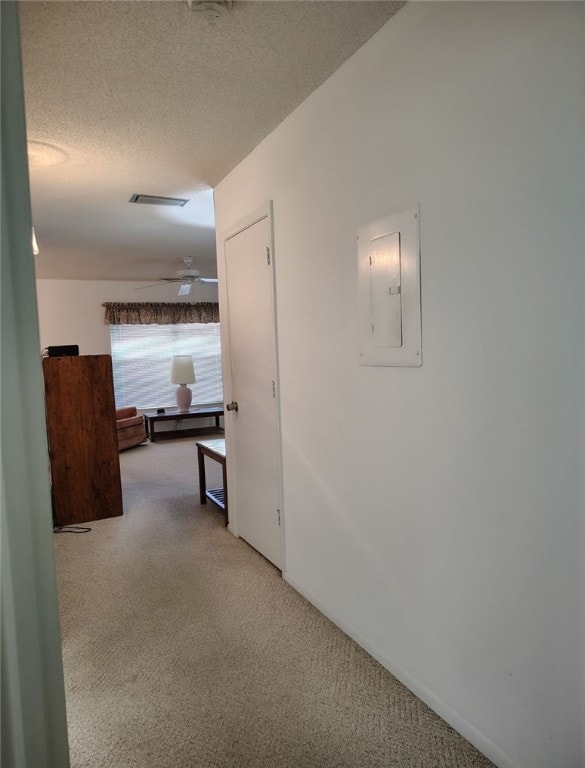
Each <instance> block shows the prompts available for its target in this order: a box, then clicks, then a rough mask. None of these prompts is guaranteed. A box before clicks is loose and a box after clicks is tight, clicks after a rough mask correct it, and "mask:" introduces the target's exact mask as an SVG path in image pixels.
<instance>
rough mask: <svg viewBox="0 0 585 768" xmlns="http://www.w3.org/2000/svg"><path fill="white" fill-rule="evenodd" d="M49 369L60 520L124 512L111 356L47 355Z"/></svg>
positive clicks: (47, 378) (49, 427) (46, 373)
mask: <svg viewBox="0 0 585 768" xmlns="http://www.w3.org/2000/svg"><path fill="white" fill-rule="evenodd" d="M43 374H44V379H45V402H46V412H47V434H48V439H49V457H50V466H51V482H52V488H53V516H54V520H55V523H56V524H59V525H71V524H77V523H86V522H88V521H90V520H100V519H102V518H105V517H116V516H117V515H121V514H122V485H121V481H120V458H119V454H118V441H117V437H116V411H115V404H114V384H113V377H112V359H111V357H110V356H109V355H81V356H75V357H45V358H43Z"/></svg>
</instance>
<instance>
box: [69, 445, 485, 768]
mask: <svg viewBox="0 0 585 768" xmlns="http://www.w3.org/2000/svg"><path fill="white" fill-rule="evenodd" d="M194 443H195V441H194V440H193V439H183V440H174V441H166V442H159V443H155V444H154V445H146V446H143V447H140V448H135V449H132V450H130V451H127V452H125V453H123V454H122V455H121V464H122V476H123V486H124V505H125V514H124V516H123V517H121V518H114V519H111V520H103V521H98V522H95V523H91V524H90V525H91V527H92V531H91V533H87V534H79V535H74V534H59V535H55V537H54V538H55V546H56V552H57V563H58V572H59V582H60V600H61V613H62V630H63V653H64V664H65V678H66V688H67V708H68V717H69V731H70V743H71V756H72V761H71V764H72V766H73V767H74V768H106V767H107V768H130V767H132V768H134V767H135V768H239V767H240V766H248V767H249V768H374V766H380V767H382V766H384V767H385V768H390V767H391V766H392V767H393V766H396V767H398V768H423V767H424V768H440V767H441V766H446V767H447V766H448V767H449V768H471V767H472V766H473V768H488V766H491V765H492V764H491V763H490V762H489V761H488V760H487V759H486V758H484V757H482V756H481V755H480V754H479V753H478V752H477V751H476V750H475V749H474V748H473V747H472V746H471V745H470V744H468V743H467V742H466V741H465V740H464V739H463V738H461V737H460V736H459V735H458V734H457V733H455V732H454V731H453V730H452V729H451V728H450V727H449V726H448V725H447V724H446V723H444V722H443V721H442V720H441V719H440V718H439V717H437V716H436V715H435V714H433V712H431V711H430V710H429V709H428V708H427V707H426V706H425V705H424V704H422V703H421V702H420V701H419V700H418V699H417V698H416V697H415V696H413V695H412V694H411V693H409V692H408V691H407V690H406V689H405V688H404V687H403V686H402V685H401V684H400V683H398V682H397V681H396V680H395V679H394V678H393V677H392V676H391V675H390V674H389V673H388V672H386V671H385V670H384V669H383V668H382V667H381V666H380V665H379V664H378V663H377V662H375V661H374V660H373V659H372V658H370V657H369V656H368V654H367V653H365V652H364V651H362V650H361V649H360V648H359V647H358V646H357V645H356V644H355V643H354V642H352V641H351V640H350V639H349V638H348V637H347V636H346V635H344V634H343V632H341V631H340V630H338V629H337V628H336V627H334V626H333V625H332V624H331V623H330V622H329V621H328V620H327V619H325V618H324V617H323V616H322V615H321V614H319V612H318V611H317V610H315V609H314V608H313V607H312V606H311V605H309V604H308V603H307V601H306V600H304V599H303V598H302V597H300V596H299V595H298V594H297V593H296V592H295V591H294V590H293V589H292V588H290V587H289V586H288V585H287V584H286V583H285V582H284V581H283V580H282V579H281V578H280V574H279V572H278V571H277V570H275V569H274V568H273V567H272V566H271V565H270V564H269V563H268V562H266V561H265V560H264V559H263V558H262V557H261V556H260V555H258V554H257V553H256V552H255V551H254V550H252V549H251V548H250V547H249V546H248V545H247V544H245V543H244V542H243V541H241V540H237V539H235V538H234V537H233V536H231V534H229V533H228V532H227V531H226V529H225V528H224V526H223V516H222V513H221V512H220V511H219V510H218V509H217V508H216V507H214V506H213V505H211V504H208V505H206V506H200V505H199V503H198V498H199V496H198V488H197V472H196V456H195V447H194ZM208 466H209V475H210V477H211V479H212V481H213V480H215V481H216V482H217V483H218V484H219V480H220V471H219V469H220V468H219V465H217V464H215V463H213V462H211V463H210V464H209V465H208Z"/></svg>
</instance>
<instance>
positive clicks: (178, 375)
mask: <svg viewBox="0 0 585 768" xmlns="http://www.w3.org/2000/svg"><path fill="white" fill-rule="evenodd" d="M194 382H195V369H194V368H193V358H192V357H191V355H175V356H174V357H173V362H172V363H171V384H193V383H194Z"/></svg>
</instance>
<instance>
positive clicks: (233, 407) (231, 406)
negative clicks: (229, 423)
mask: <svg viewBox="0 0 585 768" xmlns="http://www.w3.org/2000/svg"><path fill="white" fill-rule="evenodd" d="M226 408H227V410H228V411H235V412H236V413H237V412H238V404H237V402H236V401H235V400H232V402H231V403H228V404H227V405H226Z"/></svg>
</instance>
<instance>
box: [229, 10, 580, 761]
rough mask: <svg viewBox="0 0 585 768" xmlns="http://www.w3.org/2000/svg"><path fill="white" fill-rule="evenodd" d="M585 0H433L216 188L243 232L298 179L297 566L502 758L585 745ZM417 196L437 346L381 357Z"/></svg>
mask: <svg viewBox="0 0 585 768" xmlns="http://www.w3.org/2000/svg"><path fill="white" fill-rule="evenodd" d="M584 11H585V9H584V8H583V6H582V5H581V4H579V3H556V2H551V3H517V4H508V3H446V4H443V3H435V2H433V3H422V2H419V3H411V4H409V5H408V6H406V7H405V8H404V9H403V10H401V11H400V12H399V14H398V15H397V16H396V17H395V18H394V19H393V20H391V21H390V22H389V23H388V24H387V25H386V26H385V27H384V28H383V29H382V30H381V31H380V32H379V33H378V34H377V35H376V36H375V37H374V38H373V39H372V40H370V41H369V42H368V43H367V44H366V45H365V46H364V47H363V48H362V49H360V50H359V51H358V52H357V53H356V54H355V55H354V56H353V57H352V58H351V59H350V60H349V61H348V62H346V64H345V65H343V66H342V67H341V69H340V70H338V71H337V72H336V73H335V74H334V75H333V76H332V77H331V78H330V79H329V80H328V81H327V82H326V83H325V84H324V85H323V86H322V87H321V88H320V89H318V90H317V91H316V92H315V93H314V94H313V95H312V96H311V97H309V99H307V100H306V101H305V102H304V103H303V104H302V105H301V106H300V107H299V108H298V109H297V110H296V111H295V112H294V113H293V114H292V115H291V116H290V117H289V118H288V119H287V120H286V121H285V122H284V123H283V124H281V125H280V126H279V127H278V128H277V129H276V130H275V131H274V132H273V133H272V134H271V135H270V136H269V137H268V138H267V139H266V140H265V141H264V142H263V143H262V144H261V145H260V146H259V147H258V148H257V149H256V150H255V151H254V152H253V153H252V154H251V155H250V156H249V157H248V158H247V159H246V160H245V161H244V162H242V163H241V164H240V165H239V166H238V167H237V168H236V169H235V170H234V171H233V172H232V173H231V174H230V175H229V176H228V177H227V178H226V179H225V180H224V181H222V183H221V184H220V185H219V187H218V188H217V190H216V217H217V226H218V232H219V233H220V237H219V239H218V245H219V253H223V248H222V243H221V232H222V230H224V229H226V228H227V227H229V226H230V225H231V224H233V223H234V222H237V221H238V220H240V219H242V218H243V217H245V216H246V215H247V214H248V213H249V212H251V211H253V210H254V209H255V208H257V207H258V206H259V205H260V204H262V203H264V202H266V200H268V199H272V200H273V201H274V222H275V264H276V283H277V302H278V325H279V349H280V364H281V381H280V388H281V399H282V403H281V404H282V432H283V461H284V501H285V504H284V520H285V539H286V562H287V572H286V574H285V576H286V578H287V579H288V580H289V581H290V582H291V583H292V584H294V585H295V586H296V587H297V588H298V589H299V591H301V592H302V593H303V594H305V595H306V596H308V597H309V599H311V600H313V601H314V602H315V603H316V604H317V605H318V606H320V607H321V608H322V609H323V610H324V611H325V612H326V613H327V614H328V615H329V616H331V617H333V618H334V619H335V620H336V621H337V622H338V623H339V624H340V625H341V626H343V627H344V628H345V629H346V630H347V631H348V632H349V633H350V634H351V635H353V636H354V637H355V638H356V639H358V640H359V641H360V642H361V643H362V644H363V645H365V646H366V647H367V648H368V649H370V650H371V652H373V653H374V655H376V656H377V657H378V658H379V659H381V660H382V661H383V663H385V664H386V665H387V666H388V667H389V668H390V669H392V670H393V671H395V672H396V673H397V674H398V676H399V677H401V678H402V679H403V680H404V681H406V682H407V684H408V685H409V686H410V687H412V688H413V689H414V690H415V691H416V692H417V693H419V695H421V696H422V697H423V698H424V699H426V700H427V701H428V702H429V703H430V704H431V705H432V706H433V707H434V708H435V709H436V710H437V711H439V712H440V713H441V714H442V715H443V716H445V717H446V718H447V719H448V720H449V721H450V722H451V723H453V724H454V725H455V726H456V727H457V728H458V729H459V730H461V731H462V732H463V733H464V734H465V735H467V736H468V738H470V739H471V740H472V741H473V742H474V743H475V744H476V745H478V746H479V747H480V748H481V749H482V750H483V751H484V752H485V753H486V754H488V756H490V757H491V758H492V759H493V760H494V761H495V762H496V763H497V764H498V765H500V766H512V765H515V766H522V767H523V768H577V766H583V765H584V764H585V754H584V749H583V741H582V736H581V729H582V726H583V722H584V719H583V718H584V710H583V676H582V670H583V661H584V658H583V603H584V601H583V594H584V586H585V585H584V578H583V577H584V573H583V559H582V552H583V509H584V493H583V490H584V488H583V479H584V478H583V474H584V458H585V457H584V451H583V435H584V424H583V396H584V391H585V390H584V388H583V383H584V381H583V379H584V376H583V363H584V349H585V344H584V342H585V339H584V338H583V335H584V334H583V329H584V322H583V321H584V317H583V315H584V306H585V305H584V301H583V300H584V295H583V293H584V290H583V289H584V280H583V278H584V259H583V255H584V237H583V211H584V204H585V189H584V187H585V167H584V160H585V152H584V151H583V138H584V135H585V134H584V131H585V121H584V110H583V104H584V99H585V93H584V83H585V58H584V50H585V47H584V46H583V31H584ZM416 202H420V204H421V250H422V297H423V299H422V300H423V366H422V368H420V369H408V368H373V367H369V368H367V367H363V368H362V367H360V366H359V363H358V360H359V349H358V330H357V318H356V305H357V256H356V242H355V236H356V230H357V228H358V227H359V226H360V225H362V224H364V223H366V222H368V221H370V220H372V219H374V218H377V217H379V216H381V215H383V214H385V213H386V212H389V211H393V210H396V209H400V208H402V207H404V206H406V205H410V204H413V203H416ZM220 269H221V270H223V265H222V264H221V259H220ZM221 274H222V272H220V277H221ZM220 302H222V305H224V304H223V303H224V302H225V297H223V296H220Z"/></svg>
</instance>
